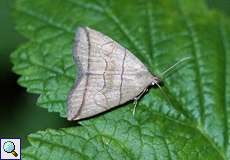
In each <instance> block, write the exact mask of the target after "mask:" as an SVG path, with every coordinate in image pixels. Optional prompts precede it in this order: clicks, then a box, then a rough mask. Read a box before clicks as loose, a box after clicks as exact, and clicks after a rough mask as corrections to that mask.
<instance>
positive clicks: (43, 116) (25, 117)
mask: <svg viewBox="0 0 230 160" xmlns="http://www.w3.org/2000/svg"><path fill="white" fill-rule="evenodd" d="M207 3H208V5H209V6H210V8H215V9H217V10H220V11H221V12H223V13H224V14H226V15H228V16H230V0H207ZM12 4H13V0H0V138H3V137H6V138H12V137H20V138H21V139H22V144H23V147H25V146H28V141H27V140H26V136H27V135H28V134H30V133H34V132H36V131H38V130H43V129H46V128H62V127H67V126H71V125H74V124H73V123H72V124H71V123H69V122H67V121H66V119H64V118H60V117H59V115H58V114H57V113H49V112H47V110H46V109H43V108H40V107H38V106H36V99H37V96H38V95H33V94H29V93H27V92H26V90H25V88H22V87H20V86H19V85H18V84H17V79H18V78H19V76H18V75H16V74H14V73H13V72H12V71H11V68H12V64H11V62H10V59H9V55H10V53H12V52H13V51H14V50H15V49H16V48H17V46H19V45H20V44H22V43H23V42H26V39H24V38H23V37H22V36H21V35H19V34H18V33H17V32H16V31H15V29H14V23H13V20H12V18H11V13H10V12H11V8H12V7H11V6H12ZM75 125H76V124H75Z"/></svg>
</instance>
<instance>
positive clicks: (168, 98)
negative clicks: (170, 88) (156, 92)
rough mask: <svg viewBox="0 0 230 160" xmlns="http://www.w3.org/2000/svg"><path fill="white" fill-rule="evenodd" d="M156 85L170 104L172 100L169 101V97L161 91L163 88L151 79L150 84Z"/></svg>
mask: <svg viewBox="0 0 230 160" xmlns="http://www.w3.org/2000/svg"><path fill="white" fill-rule="evenodd" d="M155 84H156V85H157V87H158V88H159V89H160V92H161V93H162V95H163V96H164V97H165V98H166V100H167V101H168V102H169V103H170V105H171V106H172V102H171V101H170V99H169V97H168V96H167V94H166V93H165V92H164V91H163V89H162V88H161V86H160V85H159V84H158V83H157V82H155V81H153V82H152V85H155Z"/></svg>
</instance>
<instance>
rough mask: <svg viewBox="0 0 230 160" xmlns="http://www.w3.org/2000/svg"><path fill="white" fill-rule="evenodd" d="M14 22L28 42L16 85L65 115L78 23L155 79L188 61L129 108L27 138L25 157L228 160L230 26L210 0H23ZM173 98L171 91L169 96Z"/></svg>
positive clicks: (20, 54)
mask: <svg viewBox="0 0 230 160" xmlns="http://www.w3.org/2000/svg"><path fill="white" fill-rule="evenodd" d="M14 10H15V12H14V16H15V21H16V27H17V29H18V31H19V32H21V33H22V34H23V35H24V36H26V37H27V38H28V39H29V42H28V43H26V44H24V45H23V46H21V47H20V48H19V49H18V50H16V51H15V52H14V53H13V54H12V62H13V64H14V67H13V70H14V71H15V72H16V73H17V74H20V75H21V78H20V79H19V83H20V84H21V85H22V86H24V87H26V88H27V90H28V91H29V92H31V93H38V94H40V97H39V99H38V105H39V106H41V107H44V108H47V109H48V110H49V111H55V112H59V113H60V115H61V116H63V117H66V98H67V95H68V92H69V91H70V89H71V87H72V85H73V83H74V81H75V76H76V66H75V64H74V62H73V59H72V48H73V45H74V34H75V30H76V28H77V27H78V26H90V27H91V28H94V29H96V30H98V31H101V32H103V33H105V34H106V35H108V36H110V37H112V38H113V39H114V40H116V41H118V42H119V43H120V44H122V45H123V46H125V47H126V48H128V49H129V50H130V51H132V52H133V53H134V54H135V55H136V56H137V57H138V58H140V59H141V60H142V62H143V63H144V64H145V65H146V66H147V67H148V68H149V70H151V72H153V73H155V74H156V75H158V74H160V73H161V72H162V71H163V70H165V69H166V68H168V67H169V66H170V65H171V64H174V63H175V62H176V61H178V60H180V59H182V58H184V57H188V56H189V57H191V60H190V61H189V62H186V63H184V64H183V65H180V66H179V67H178V68H177V69H176V70H174V72H171V74H168V77H167V78H164V79H163V80H164V82H165V86H164V87H163V88H162V90H163V92H164V93H165V94H162V91H161V90H160V89H151V90H150V92H149V93H148V94H146V95H145V96H144V97H143V98H142V99H141V100H140V101H139V105H138V106H137V110H136V113H135V116H133V115H132V110H133V105H132V104H129V105H126V106H123V107H120V108H117V109H115V110H113V111H110V112H108V113H105V114H103V115H100V116H97V117H94V118H92V119H90V120H85V121H82V122H81V125H82V126H76V127H73V128H64V129H60V130H45V131H40V132H38V133H35V134H31V135H30V136H29V140H30V143H31V145H32V146H31V147H28V148H26V149H24V151H23V159H42V160H43V159H68V160H71V159H150V160H152V159H176V160H178V159H182V160H184V159H196V160H197V159H205V160H206V159H211V160H212V159H213V160H217V159H218V160H227V159H230V106H229V104H230V100H229V97H230V84H229V82H230V80H229V79H230V71H229V68H230V23H229V19H228V18H226V17H224V16H222V15H221V14H219V13H218V12H215V11H212V10H209V9H208V8H207V7H206V5H205V4H204V3H203V1H201V0H200V1H196V2H192V1H184V0H176V1H171V0H164V1H162V0H152V1H149V0H148V1H147V0H116V1H112V0H111V1H109V0H100V1H99V0H97V1H95V0H94V1H93V0H65V1H64V0H57V1H55V3H54V2H53V1H50V0H40V1H33V0H16V3H15V9H14ZM165 95H167V97H168V98H167V97H166V96H165Z"/></svg>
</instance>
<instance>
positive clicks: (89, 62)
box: [67, 27, 161, 120]
mask: <svg viewBox="0 0 230 160" xmlns="http://www.w3.org/2000/svg"><path fill="white" fill-rule="evenodd" d="M73 56H74V60H75V63H76V64H77V68H78V75H77V80H76V82H75V85H74V87H73V89H72V90H71V91H70V93H69V96H68V108H67V110H68V116H67V118H68V120H80V119H84V118H88V117H91V116H94V115H97V114H99V113H102V112H105V111H107V110H109V109H111V108H114V107H116V106H119V105H121V104H124V103H126V102H128V101H130V100H136V99H137V98H138V97H140V95H142V93H143V92H145V91H146V89H147V88H148V87H149V86H150V85H155V84H157V85H158V84H159V83H160V82H161V80H160V78H158V77H157V76H155V75H152V74H151V73H150V72H149V70H148V69H147V68H146V67H145V65H144V64H143V63H142V62H141V61H140V60H139V59H138V58H137V57H136V56H134V55H133V54H132V53H131V52H130V51H129V50H128V49H126V48H125V47H122V46H121V45H120V44H119V43H117V42H116V41H114V40H112V39H111V38H110V37H108V36H106V35H104V34H102V33H100V32H98V31H95V30H93V29H90V28H88V27H79V28H78V29H77V32H76V38H75V45H74V50H73Z"/></svg>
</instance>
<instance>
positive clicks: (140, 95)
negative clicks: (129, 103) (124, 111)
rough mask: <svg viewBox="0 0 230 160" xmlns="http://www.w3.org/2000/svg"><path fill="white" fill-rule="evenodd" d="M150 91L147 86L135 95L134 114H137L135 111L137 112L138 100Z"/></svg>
mask: <svg viewBox="0 0 230 160" xmlns="http://www.w3.org/2000/svg"><path fill="white" fill-rule="evenodd" d="M147 91H148V88H145V89H144V90H143V91H142V92H141V93H140V94H139V95H138V96H137V97H135V98H134V99H133V100H134V101H133V104H134V107H133V116H135V112H136V107H137V102H138V100H139V99H140V98H141V97H142V96H143V94H145V93H146V92H147Z"/></svg>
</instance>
